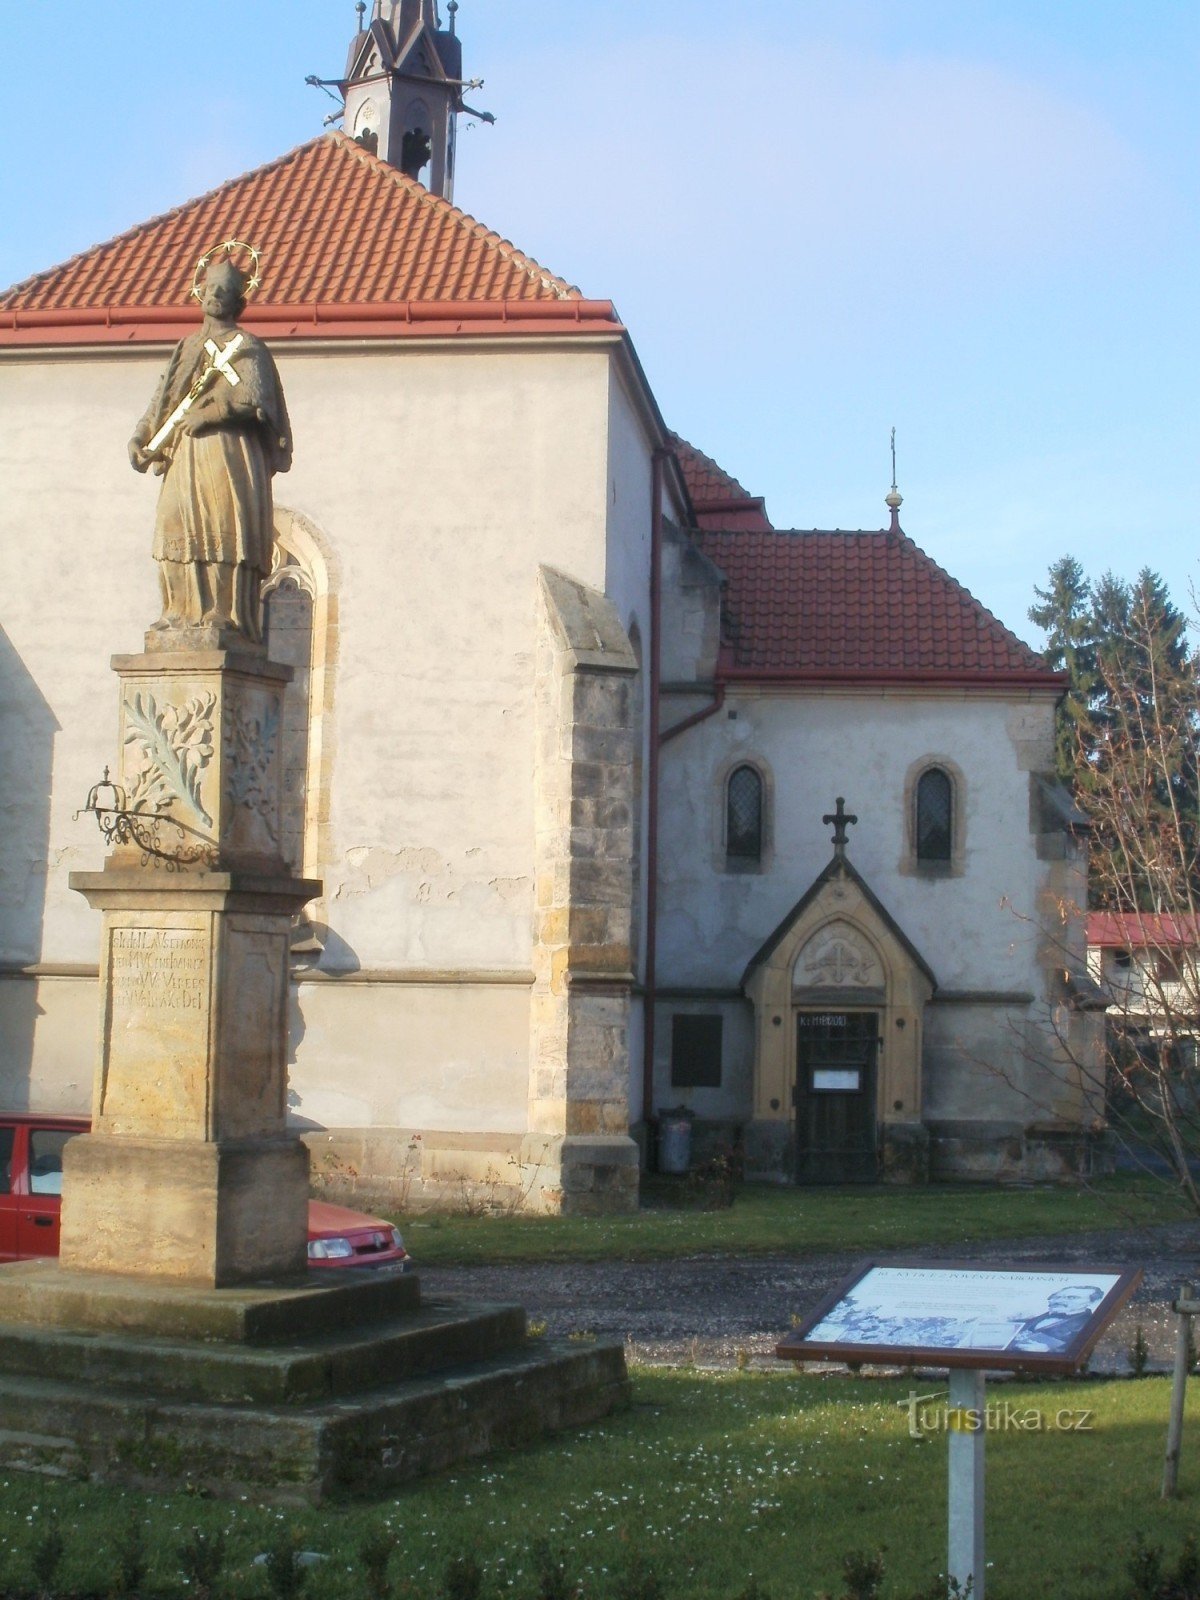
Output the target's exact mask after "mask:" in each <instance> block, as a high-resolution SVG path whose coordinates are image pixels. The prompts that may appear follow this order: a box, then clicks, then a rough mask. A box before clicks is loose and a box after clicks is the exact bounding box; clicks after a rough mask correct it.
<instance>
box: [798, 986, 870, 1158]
mask: <svg viewBox="0 0 1200 1600" xmlns="http://www.w3.org/2000/svg"><path fill="white" fill-rule="evenodd" d="M878 1048H879V1018H878V1016H877V1015H876V1014H875V1012H873V1011H800V1012H797V1013H796V1085H795V1090H794V1093H793V1104H794V1106H795V1111H796V1125H795V1132H796V1140H795V1148H796V1182H797V1183H871V1182H873V1181H874V1180H875V1179H876V1178H877V1177H878V1176H879V1170H878V1160H877V1157H876V1144H877V1140H876V1134H877V1128H876V1117H875V1070H876V1057H877V1055H878Z"/></svg>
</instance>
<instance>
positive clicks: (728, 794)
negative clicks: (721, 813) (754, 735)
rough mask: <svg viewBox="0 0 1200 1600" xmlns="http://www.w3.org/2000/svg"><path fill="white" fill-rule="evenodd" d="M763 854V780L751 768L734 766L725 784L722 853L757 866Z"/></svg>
mask: <svg viewBox="0 0 1200 1600" xmlns="http://www.w3.org/2000/svg"><path fill="white" fill-rule="evenodd" d="M762 853H763V781H762V775H761V773H759V772H758V771H756V769H755V768H754V767H751V766H746V765H744V766H740V767H735V768H734V770H733V771H732V772H731V773H730V774H729V781H728V783H727V784H726V786H725V856H726V859H727V860H728V861H731V862H738V863H749V864H751V865H757V864H758V863H759V862H760V861H761V860H762Z"/></svg>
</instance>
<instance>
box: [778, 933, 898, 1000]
mask: <svg viewBox="0 0 1200 1600" xmlns="http://www.w3.org/2000/svg"><path fill="white" fill-rule="evenodd" d="M883 984H884V973H883V968H882V965H881V964H880V961H879V957H878V956H877V955H876V954H875V952H874V950H873V949H872V948H871V946H870V945H869V944H868V942H867V941H866V939H864V938H863V936H862V935H861V934H860V933H858V932H856V931H855V930H854V929H853V928H852V927H850V925H849V924H848V923H845V922H835V923H832V924H830V925H829V926H828V927H825V928H822V929H821V931H820V932H819V933H816V934H814V935H813V937H812V938H811V939H810V940H809V941H808V943H807V944H806V945H805V946H804V948H803V949H802V950H801V952H800V954H799V955H798V956H797V957H796V964H795V967H794V968H793V969H792V987H793V988H794V989H877V988H882V987H883Z"/></svg>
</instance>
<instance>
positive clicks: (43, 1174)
mask: <svg viewBox="0 0 1200 1600" xmlns="http://www.w3.org/2000/svg"><path fill="white" fill-rule="evenodd" d="M71 1137H72V1135H71V1134H70V1133H68V1132H67V1130H66V1129H65V1128H31V1129H30V1130H29V1192H30V1194H61V1193H62V1153H63V1145H65V1144H66V1142H67V1140H68V1139H70V1138H71Z"/></svg>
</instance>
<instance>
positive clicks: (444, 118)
mask: <svg viewBox="0 0 1200 1600" xmlns="http://www.w3.org/2000/svg"><path fill="white" fill-rule="evenodd" d="M370 9H371V15H370V20H369V21H368V20H367V5H366V3H365V0H359V5H358V17H359V31H358V33H357V34H356V35H355V37H354V40H353V42H352V43H351V45H350V54H349V56H348V58H347V60H346V76H345V77H344V79H343V80H342V82H341V84H340V88H341V91H342V97H343V99H344V100H345V102H346V118H345V124H344V126H345V129H346V132H347V133H348V134H350V136H351V137H352V138H354V139H357V140H358V142H359V143H360V144H361V145H363V146H365V148H366V149H368V150H370V151H372V152H373V153H374V154H375V155H378V156H379V157H381V158H382V160H384V161H387V162H390V163H391V165H392V166H394V167H399V168H400V170H401V171H402V172H406V173H407V174H408V176H409V177H410V178H416V179H417V180H418V181H419V182H421V183H423V184H424V185H425V187H426V188H427V189H429V190H431V191H432V192H433V193H434V194H440V195H443V196H444V197H445V198H446V199H447V200H449V199H452V198H453V190H454V134H455V122H456V117H457V113H458V112H459V111H461V110H463V109H464V107H463V102H462V87H463V86H462V46H461V44H460V43H459V41H458V37H457V35H456V33H455V28H454V14H455V12H456V11H457V10H458V0H449V5H448V7H447V9H448V11H449V16H450V26H449V27H448V28H442V26H441V21H440V18H439V16H438V6H437V0H374V3H373V4H372V6H371V8H370Z"/></svg>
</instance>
